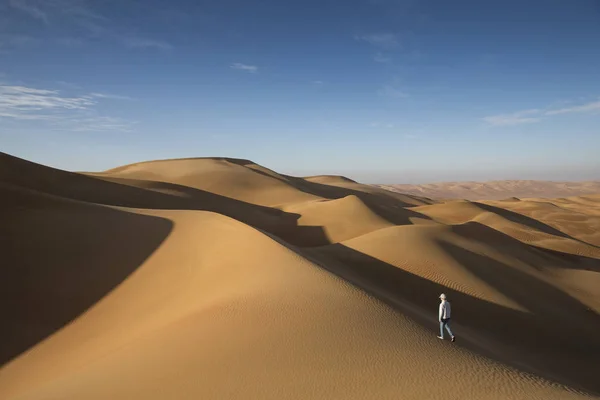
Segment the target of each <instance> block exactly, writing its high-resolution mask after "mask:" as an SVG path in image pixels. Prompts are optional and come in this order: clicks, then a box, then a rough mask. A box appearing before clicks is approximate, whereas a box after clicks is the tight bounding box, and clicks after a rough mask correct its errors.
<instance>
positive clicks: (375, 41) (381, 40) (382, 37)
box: [354, 33, 400, 49]
mask: <svg viewBox="0 0 600 400" xmlns="http://www.w3.org/2000/svg"><path fill="white" fill-rule="evenodd" d="M354 39H356V40H358V41H360V42H367V43H369V44H371V45H372V46H375V47H378V48H383V49H393V48H396V47H398V46H400V41H399V39H398V35H395V34H393V33H376V34H370V35H356V36H354Z"/></svg>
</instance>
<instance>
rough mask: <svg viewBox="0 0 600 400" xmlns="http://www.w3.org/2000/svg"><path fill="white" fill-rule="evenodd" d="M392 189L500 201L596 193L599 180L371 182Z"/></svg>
mask: <svg viewBox="0 0 600 400" xmlns="http://www.w3.org/2000/svg"><path fill="white" fill-rule="evenodd" d="M375 186H377V187H381V188H385V189H387V190H391V191H392V192H398V193H406V194H411V195H415V196H424V197H430V198H436V199H465V200H502V199H506V198H510V197H517V198H529V197H544V198H557V197H572V196H582V195H588V194H600V181H589V182H555V181H489V182H443V183H430V184H422V185H409V184H401V185H375Z"/></svg>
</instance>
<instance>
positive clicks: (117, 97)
mask: <svg viewBox="0 0 600 400" xmlns="http://www.w3.org/2000/svg"><path fill="white" fill-rule="evenodd" d="M89 96H90V97H95V98H98V99H114V100H133V99H132V98H131V97H129V96H121V95H118V94H109V93H90V94H89Z"/></svg>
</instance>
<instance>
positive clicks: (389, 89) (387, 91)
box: [377, 85, 409, 99]
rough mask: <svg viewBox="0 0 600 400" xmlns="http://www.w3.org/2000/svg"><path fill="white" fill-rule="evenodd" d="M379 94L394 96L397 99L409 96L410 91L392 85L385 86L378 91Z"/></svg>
mask: <svg viewBox="0 0 600 400" xmlns="http://www.w3.org/2000/svg"><path fill="white" fill-rule="evenodd" d="M377 94H379V95H380V96H387V97H393V98H397V99H400V98H406V97H409V95H408V93H406V92H403V91H402V90H400V89H397V88H395V87H394V86H391V85H385V86H383V87H382V88H381V89H379V90H378V91H377Z"/></svg>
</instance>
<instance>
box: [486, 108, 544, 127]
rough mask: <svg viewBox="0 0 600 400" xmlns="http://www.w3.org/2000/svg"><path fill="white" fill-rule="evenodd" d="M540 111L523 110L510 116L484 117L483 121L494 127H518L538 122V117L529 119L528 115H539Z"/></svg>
mask: <svg viewBox="0 0 600 400" xmlns="http://www.w3.org/2000/svg"><path fill="white" fill-rule="evenodd" d="M540 111H541V110H538V109H534V110H524V111H519V112H516V113H512V114H503V115H491V116H488V117H484V118H483V120H484V121H485V122H487V123H488V124H491V125H494V126H508V125H520V124H529V123H532V122H539V121H540V118H539V117H531V116H529V115H539V113H540Z"/></svg>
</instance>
